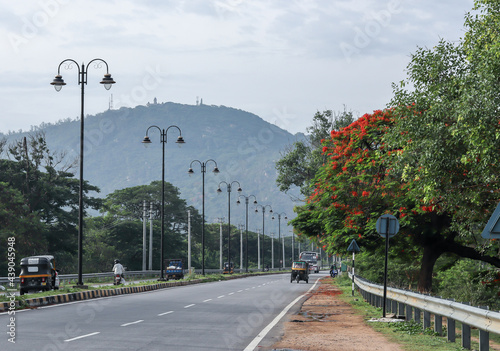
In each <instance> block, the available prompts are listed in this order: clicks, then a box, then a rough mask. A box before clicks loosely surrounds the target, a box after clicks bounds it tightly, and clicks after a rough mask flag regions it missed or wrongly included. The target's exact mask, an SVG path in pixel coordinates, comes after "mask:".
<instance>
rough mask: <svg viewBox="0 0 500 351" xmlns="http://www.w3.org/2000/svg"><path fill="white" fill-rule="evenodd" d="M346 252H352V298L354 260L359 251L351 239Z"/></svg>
mask: <svg viewBox="0 0 500 351" xmlns="http://www.w3.org/2000/svg"><path fill="white" fill-rule="evenodd" d="M347 251H351V252H352V296H354V258H355V256H356V252H359V251H360V250H359V246H358V244H356V240H354V239H352V241H351V244H350V245H349V247H348V248H347Z"/></svg>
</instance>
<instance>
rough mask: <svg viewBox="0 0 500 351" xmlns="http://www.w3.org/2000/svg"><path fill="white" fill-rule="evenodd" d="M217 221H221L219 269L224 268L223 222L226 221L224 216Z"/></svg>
mask: <svg viewBox="0 0 500 351" xmlns="http://www.w3.org/2000/svg"><path fill="white" fill-rule="evenodd" d="M217 221H218V222H219V223H220V243H219V269H220V270H222V269H223V266H222V263H223V262H222V222H223V221H224V217H218V218H217Z"/></svg>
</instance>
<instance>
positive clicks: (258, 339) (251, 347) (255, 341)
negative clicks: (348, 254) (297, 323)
mask: <svg viewBox="0 0 500 351" xmlns="http://www.w3.org/2000/svg"><path fill="white" fill-rule="evenodd" d="M318 282H319V278H318V279H316V281H315V282H314V284H313V286H311V287H310V288H309V290H307V291H306V292H305V293H304V294H302V295H300V296H299V297H297V298H296V299H295V300H293V301H292V302H290V303H289V304H288V306H286V307H285V308H284V309H283V311H281V313H280V314H278V315H277V316H276V318H274V319H273V320H272V321H271V323H269V324H268V325H267V326H266V327H265V328H264V329H262V331H261V332H260V333H259V334H257V336H256V337H255V338H254V339H253V340H252V342H251V343H250V344H248V346H247V347H245V349H244V350H243V351H253V350H254V349H255V348H256V347H257V346H259V343H260V342H261V341H262V339H264V337H265V336H266V335H267V333H269V331H270V330H271V329H273V327H274V326H275V325H276V324H278V322H279V321H280V319H281V318H283V316H284V315H285V314H286V313H287V312H288V310H289V309H290V308H292V306H293V305H295V304H296V303H297V301H299V300H300V299H301V298H303V297H304V296H305V295H306V294H307V293H309V291H311V290H312V289H314V287H315V286H316V284H318Z"/></svg>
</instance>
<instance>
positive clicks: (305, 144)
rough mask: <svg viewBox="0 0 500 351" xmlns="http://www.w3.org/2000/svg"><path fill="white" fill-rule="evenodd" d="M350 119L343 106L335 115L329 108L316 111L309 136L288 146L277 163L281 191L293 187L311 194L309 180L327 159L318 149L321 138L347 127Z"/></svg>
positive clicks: (350, 115)
mask: <svg viewBox="0 0 500 351" xmlns="http://www.w3.org/2000/svg"><path fill="white" fill-rule="evenodd" d="M353 121H354V118H353V114H352V112H351V111H347V110H346V109H345V108H344V111H343V112H339V113H338V114H333V113H332V111H331V110H325V111H323V112H319V111H318V112H316V114H315V115H314V117H313V124H312V126H311V127H308V128H307V132H308V133H309V135H308V136H307V137H306V139H305V140H300V141H296V142H295V143H293V145H292V146H289V147H288V149H286V150H285V151H284V152H283V153H282V155H281V159H280V160H278V161H277V162H276V169H277V171H278V176H277V178H276V183H277V184H278V186H279V189H280V191H284V192H287V191H288V190H290V189H291V188H292V187H293V186H296V187H299V188H300V191H301V193H302V194H303V195H306V196H308V195H310V189H309V186H310V182H311V180H312V179H313V178H314V175H315V174H316V171H317V169H318V168H319V167H320V166H321V165H322V164H323V163H324V162H325V160H326V158H325V157H324V155H323V154H322V151H321V142H322V140H323V139H325V138H328V136H329V135H330V131H332V130H339V129H340V128H342V127H346V126H348V125H349V124H351V123H352V122H353Z"/></svg>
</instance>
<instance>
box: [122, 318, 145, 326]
mask: <svg viewBox="0 0 500 351" xmlns="http://www.w3.org/2000/svg"><path fill="white" fill-rule="evenodd" d="M141 322H144V319H139V320H138V321H135V322H130V323H125V324H122V325H120V327H126V326H129V325H132V324H137V323H141Z"/></svg>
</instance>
